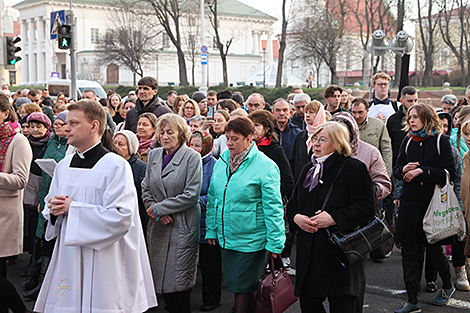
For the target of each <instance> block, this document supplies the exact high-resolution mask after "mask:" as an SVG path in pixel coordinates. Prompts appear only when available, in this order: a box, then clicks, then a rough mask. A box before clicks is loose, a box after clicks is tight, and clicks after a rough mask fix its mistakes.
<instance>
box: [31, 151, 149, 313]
mask: <svg viewBox="0 0 470 313" xmlns="http://www.w3.org/2000/svg"><path fill="white" fill-rule="evenodd" d="M72 157H73V155H70V156H68V157H66V158H64V159H63V160H62V161H61V162H60V163H59V164H58V165H57V167H56V169H55V171H54V178H53V179H52V183H51V187H50V191H49V194H48V195H47V196H46V207H45V209H44V211H43V215H44V216H45V218H46V219H47V220H48V221H49V223H48V226H47V229H46V233H45V237H46V240H50V239H52V238H54V237H55V236H57V241H56V244H55V248H54V253H53V255H52V260H51V263H50V265H49V268H48V270H47V273H46V276H45V279H44V282H43V284H42V288H41V292H40V293H39V297H38V300H37V302H36V306H35V308H34V311H35V312H47V313H49V312H57V313H59V312H60V313H72V312H74V313H78V312H80V313H87V312H89V313H114V312H116V313H117V312H119V313H125V312H129V313H131V312H132V313H135V312H137V313H138V312H144V311H146V310H147V309H148V308H150V307H154V306H156V305H157V299H156V296H155V289H154V286H153V281H152V273H151V270H150V263H149V259H148V254H147V248H146V245H145V241H144V237H143V233H142V225H141V222H140V217H139V211H138V204H137V193H136V190H135V187H134V180H133V176H132V170H131V168H130V166H129V164H128V162H127V161H126V160H125V159H124V158H122V157H120V156H118V155H116V154H114V153H107V154H106V155H105V156H103V157H102V158H101V159H100V160H99V161H98V162H97V163H96V164H95V166H94V167H93V168H92V169H84V168H72V167H70V166H69V165H70V161H71V159H72ZM56 194H58V195H64V196H68V197H69V198H71V199H72V200H73V202H72V203H71V205H70V209H69V213H68V215H61V216H59V217H58V218H57V220H56V221H55V224H54V225H52V223H51V222H50V221H51V217H52V216H51V215H50V213H49V208H48V206H47V200H48V199H49V198H50V197H52V196H54V195H56Z"/></svg>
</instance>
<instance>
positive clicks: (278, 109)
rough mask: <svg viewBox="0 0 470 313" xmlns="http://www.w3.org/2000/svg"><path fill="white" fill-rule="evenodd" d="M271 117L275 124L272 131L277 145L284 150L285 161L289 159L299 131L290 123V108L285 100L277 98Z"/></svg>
mask: <svg viewBox="0 0 470 313" xmlns="http://www.w3.org/2000/svg"><path fill="white" fill-rule="evenodd" d="M273 116H274V120H275V121H276V124H275V125H274V131H275V132H276V134H277V137H278V138H279V143H280V144H281V146H282V148H284V152H285V153H286V156H287V159H289V158H290V153H291V151H292V145H293V144H294V140H295V137H296V136H297V134H298V133H300V132H301V129H300V128H298V127H297V126H295V125H294V124H293V123H292V122H291V121H290V117H291V116H292V110H291V108H290V104H289V102H287V100H286V99H283V98H279V99H277V100H275V101H274V104H273Z"/></svg>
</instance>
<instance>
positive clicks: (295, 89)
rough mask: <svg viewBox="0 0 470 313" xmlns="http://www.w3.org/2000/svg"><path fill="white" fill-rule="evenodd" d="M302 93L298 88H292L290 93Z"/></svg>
mask: <svg viewBox="0 0 470 313" xmlns="http://www.w3.org/2000/svg"><path fill="white" fill-rule="evenodd" d="M303 92H304V91H303V90H302V88H300V87H292V88H291V90H290V93H296V94H297V93H303Z"/></svg>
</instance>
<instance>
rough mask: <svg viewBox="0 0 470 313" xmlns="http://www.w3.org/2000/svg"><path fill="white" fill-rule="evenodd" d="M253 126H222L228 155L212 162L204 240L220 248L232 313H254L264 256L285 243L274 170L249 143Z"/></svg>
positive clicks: (242, 123)
mask: <svg viewBox="0 0 470 313" xmlns="http://www.w3.org/2000/svg"><path fill="white" fill-rule="evenodd" d="M254 131H255V128H254V125H253V122H252V121H251V120H249V119H247V118H244V117H241V118H237V119H235V120H232V121H230V122H229V123H228V125H227V127H226V136H227V146H228V151H225V152H224V153H222V155H221V156H220V159H219V160H218V161H217V163H216V165H215V167H214V172H213V174H212V179H211V184H210V187H209V194H208V195H209V197H208V203H207V220H206V227H207V233H206V239H207V240H208V242H209V244H212V245H215V244H217V243H218V244H219V245H220V247H221V248H222V249H221V254H222V266H223V269H224V274H225V280H226V282H227V286H228V288H229V290H230V291H232V292H233V293H235V312H237V313H238V312H253V310H254V304H255V296H256V290H257V287H258V282H259V278H260V277H261V274H262V273H263V269H264V265H265V262H266V256H267V254H266V253H271V254H273V255H274V257H277V256H278V254H280V253H281V252H282V249H283V248H284V242H285V234H284V233H285V228H284V209H283V206H282V199H281V193H280V188H281V187H280V174H279V169H278V167H277V165H276V164H275V163H274V162H273V161H272V160H271V159H269V158H268V157H267V156H265V155H264V154H263V153H261V152H259V151H258V148H257V147H256V145H255V144H254V143H253V140H252V135H253V133H254Z"/></svg>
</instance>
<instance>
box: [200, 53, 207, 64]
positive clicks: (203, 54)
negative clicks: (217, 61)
mask: <svg viewBox="0 0 470 313" xmlns="http://www.w3.org/2000/svg"><path fill="white" fill-rule="evenodd" d="M201 65H207V53H201Z"/></svg>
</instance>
